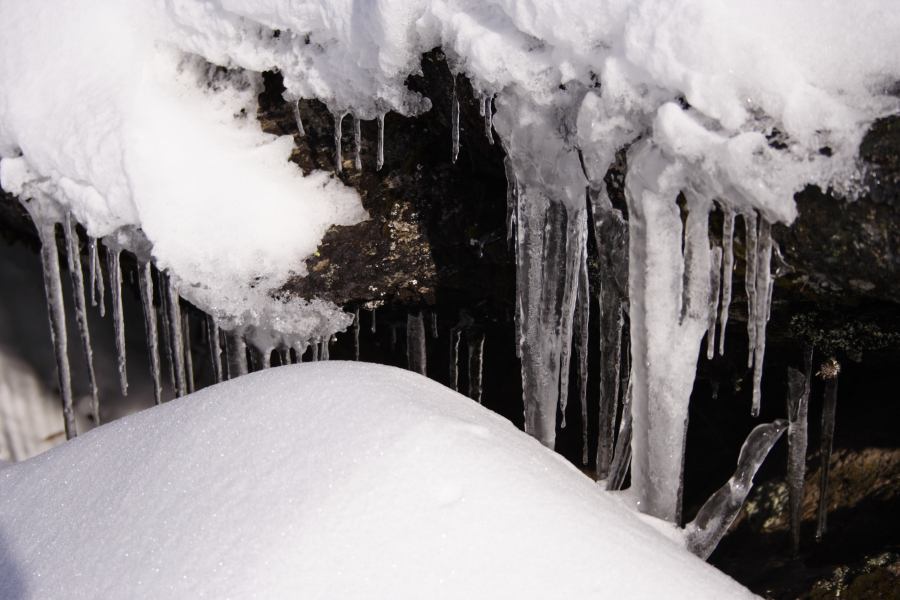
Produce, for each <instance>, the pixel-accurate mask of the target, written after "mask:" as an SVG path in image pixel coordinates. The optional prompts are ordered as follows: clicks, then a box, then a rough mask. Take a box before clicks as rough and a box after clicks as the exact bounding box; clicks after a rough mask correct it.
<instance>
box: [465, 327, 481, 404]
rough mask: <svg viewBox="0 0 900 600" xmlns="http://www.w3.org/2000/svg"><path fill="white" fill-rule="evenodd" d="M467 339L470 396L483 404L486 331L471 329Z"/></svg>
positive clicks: (467, 333)
mask: <svg viewBox="0 0 900 600" xmlns="http://www.w3.org/2000/svg"><path fill="white" fill-rule="evenodd" d="M466 340H467V342H468V344H469V398H471V399H472V400H475V401H476V402H478V403H479V404H481V393H482V389H481V388H482V371H483V369H484V332H483V331H473V330H469V331H467V332H466Z"/></svg>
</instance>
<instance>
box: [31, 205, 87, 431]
mask: <svg viewBox="0 0 900 600" xmlns="http://www.w3.org/2000/svg"><path fill="white" fill-rule="evenodd" d="M23 204H24V203H23ZM25 208H26V209H29V212H30V213H31V218H32V220H33V221H34V226H35V227H36V228H37V231H38V235H39V237H40V238H41V267H42V272H43V275H44V292H45V294H46V298H47V313H48V316H49V318H50V340H51V342H52V343H53V350H54V353H55V354H56V374H57V376H58V378H59V392H60V396H61V399H62V407H63V424H64V426H65V430H66V439H67V440H69V439H72V438H73V437H75V436H76V435H78V428H77V426H76V424H75V408H74V406H73V404H72V374H71V371H70V369H69V355H68V338H67V334H66V308H65V305H64V304H63V291H62V280H61V279H60V273H59V251H58V250H57V246H56V223H55V222H54V221H51V220H44V219H42V218H40V217H39V216H38V215H37V214H36V212H31V207H30V206H29V205H27V204H25Z"/></svg>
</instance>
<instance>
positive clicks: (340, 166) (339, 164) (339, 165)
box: [332, 112, 346, 173]
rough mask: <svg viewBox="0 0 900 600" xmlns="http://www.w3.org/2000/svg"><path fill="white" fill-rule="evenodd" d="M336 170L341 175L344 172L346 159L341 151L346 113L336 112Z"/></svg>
mask: <svg viewBox="0 0 900 600" xmlns="http://www.w3.org/2000/svg"><path fill="white" fill-rule="evenodd" d="M332 114H333V115H334V170H335V172H336V173H341V172H342V171H343V170H344V158H343V156H342V154H343V152H342V151H341V137H342V132H341V122H342V121H343V120H344V115H345V114H346V113H342V112H334V113H332Z"/></svg>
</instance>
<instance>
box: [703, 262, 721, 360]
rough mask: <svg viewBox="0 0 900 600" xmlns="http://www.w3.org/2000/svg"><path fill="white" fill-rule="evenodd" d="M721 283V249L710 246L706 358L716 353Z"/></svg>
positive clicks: (710, 357)
mask: <svg viewBox="0 0 900 600" xmlns="http://www.w3.org/2000/svg"><path fill="white" fill-rule="evenodd" d="M721 285H722V249H721V248H719V247H718V246H716V247H714V248H712V249H711V250H710V254H709V325H708V327H709V329H707V331H706V358H707V359H708V360H712V359H713V357H714V356H715V354H716V318H717V317H718V316H719V289H720V287H721Z"/></svg>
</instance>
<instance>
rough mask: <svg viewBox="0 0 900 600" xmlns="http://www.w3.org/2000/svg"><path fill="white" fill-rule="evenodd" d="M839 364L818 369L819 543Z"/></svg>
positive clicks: (822, 533)
mask: <svg viewBox="0 0 900 600" xmlns="http://www.w3.org/2000/svg"><path fill="white" fill-rule="evenodd" d="M840 372H841V364H840V363H839V362H838V361H837V360H835V359H834V358H829V359H828V360H826V361H825V362H824V363H823V364H822V366H821V367H820V368H819V373H818V375H819V377H821V378H822V379H823V380H824V381H825V402H824V404H823V406H822V437H821V445H820V448H819V456H820V460H821V462H822V464H821V466H820V467H819V470H820V471H821V475H820V477H819V506H818V508H817V509H816V541H817V542H818V541H821V539H822V538H823V537H824V536H825V532H826V530H827V529H828V524H827V519H828V476H829V473H830V472H831V451H832V449H833V447H834V418H835V413H836V412H837V390H838V375H839V374H840Z"/></svg>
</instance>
